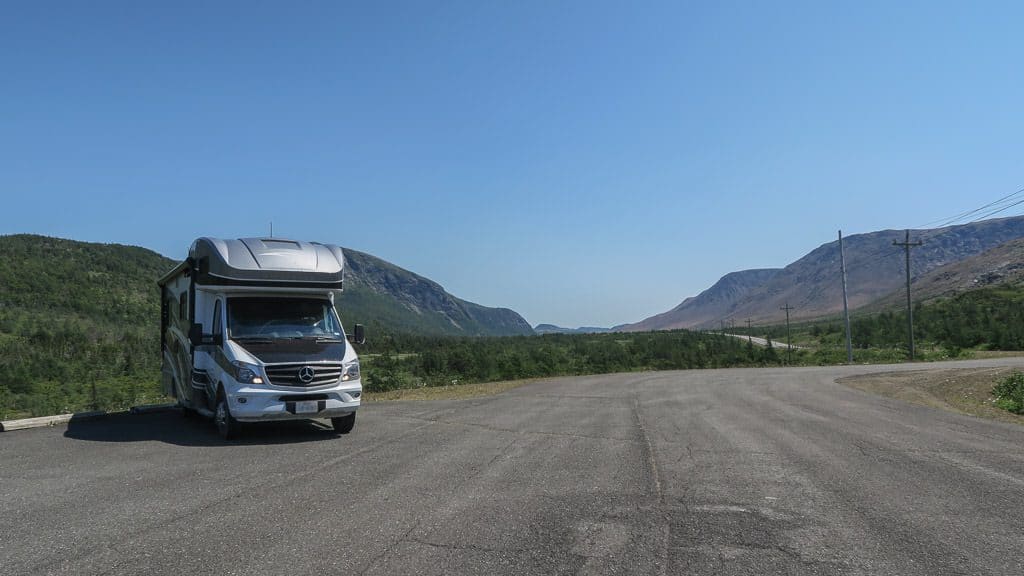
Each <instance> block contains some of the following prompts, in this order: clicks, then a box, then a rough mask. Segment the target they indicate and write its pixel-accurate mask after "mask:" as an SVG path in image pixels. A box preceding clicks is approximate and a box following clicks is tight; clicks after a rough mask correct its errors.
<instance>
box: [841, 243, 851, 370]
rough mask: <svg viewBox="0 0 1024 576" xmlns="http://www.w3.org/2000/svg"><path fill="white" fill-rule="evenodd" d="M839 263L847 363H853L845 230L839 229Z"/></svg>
mask: <svg viewBox="0 0 1024 576" xmlns="http://www.w3.org/2000/svg"><path fill="white" fill-rule="evenodd" d="M839 265H840V266H841V267H842V268H843V319H844V320H845V322H846V363H847V364H853V344H852V343H851V342H850V305H849V303H848V301H847V299H846V253H845V252H843V231H842V230H840V231H839Z"/></svg>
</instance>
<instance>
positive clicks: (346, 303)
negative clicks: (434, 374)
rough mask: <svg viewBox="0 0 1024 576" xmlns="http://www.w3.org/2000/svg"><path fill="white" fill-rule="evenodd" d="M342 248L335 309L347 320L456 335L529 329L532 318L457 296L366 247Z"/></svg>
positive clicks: (525, 331) (501, 333)
mask: <svg viewBox="0 0 1024 576" xmlns="http://www.w3.org/2000/svg"><path fill="white" fill-rule="evenodd" d="M344 251H345V262H346V264H347V265H348V272H347V273H346V275H345V290H344V292H342V294H341V297H340V298H339V299H338V309H339V310H340V312H341V315H342V319H343V320H344V321H345V323H346V324H347V323H350V322H352V323H355V322H358V323H362V324H366V325H367V326H368V327H370V328H383V329H385V330H389V331H395V332H413V333H420V334H445V335H457V336H508V335H523V334H533V329H532V328H531V327H530V324H529V323H527V321H526V320H524V319H523V317H522V316H520V315H519V314H517V313H516V312H514V311H512V310H509V309H507V308H488V307H486V306H481V305H479V304H474V303H473V302H467V301H465V300H461V299H459V298H456V297H455V296H452V295H451V294H449V293H448V292H446V291H445V289H444V288H443V287H442V286H441V285H440V284H438V283H437V282H434V281H433V280H430V279H427V278H424V277H423V276H420V275H418V274H414V273H412V272H409V271H408V270H405V269H403V268H399V267H398V266H395V265H394V264H391V263H390V262H386V261H384V260H381V259H380V258H377V257H375V256H371V255H370V254H366V253H365V252H359V251H357V250H351V249H349V248H345V249H344Z"/></svg>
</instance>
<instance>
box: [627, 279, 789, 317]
mask: <svg viewBox="0 0 1024 576" xmlns="http://www.w3.org/2000/svg"><path fill="white" fill-rule="evenodd" d="M781 271H782V270H781V269H779V268H762V269H756V270H742V271H740V272H730V273H729V274H726V275H725V276H722V278H721V279H720V280H719V281H718V282H715V284H714V286H712V287H711V288H708V289H707V290H705V291H703V292H701V293H700V294H698V295H696V296H693V297H691V298H687V299H686V300H683V301H682V303H680V304H679V305H678V306H676V307H675V308H673V309H671V310H669V311H668V312H663V313H661V314H658V315H655V316H651V317H650V318H647V319H646V320H643V321H641V322H637V323H636V324H629V325H627V326H624V327H622V328H620V330H623V331H627V332H634V331H649V330H670V329H673V328H689V327H691V326H706V325H713V324H716V323H717V322H719V320H724V319H725V318H726V317H727V316H729V314H730V313H731V311H732V310H733V309H734V308H735V307H736V305H737V303H739V302H741V301H743V299H744V298H745V297H746V296H747V295H748V294H750V292H751V291H753V290H756V289H757V288H759V287H761V286H764V285H765V283H767V282H768V281H770V280H771V279H772V278H774V277H775V276H776V275H778V274H779V272H781Z"/></svg>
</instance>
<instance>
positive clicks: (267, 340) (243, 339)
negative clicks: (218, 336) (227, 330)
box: [232, 336, 274, 344]
mask: <svg viewBox="0 0 1024 576" xmlns="http://www.w3.org/2000/svg"><path fill="white" fill-rule="evenodd" d="M232 340H234V341H236V342H250V343H252V342H262V343H265V344H271V343H273V342H274V341H273V340H272V339H271V338H269V337H267V336H236V337H234V338H232Z"/></svg>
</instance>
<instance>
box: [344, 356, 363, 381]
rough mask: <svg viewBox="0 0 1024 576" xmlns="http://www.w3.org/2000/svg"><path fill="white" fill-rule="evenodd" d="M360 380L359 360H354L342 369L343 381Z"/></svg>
mask: <svg viewBox="0 0 1024 576" xmlns="http://www.w3.org/2000/svg"><path fill="white" fill-rule="evenodd" d="M350 380H359V360H353V361H352V362H348V363H346V364H343V365H342V367H341V381H342V382H348V381H350Z"/></svg>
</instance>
